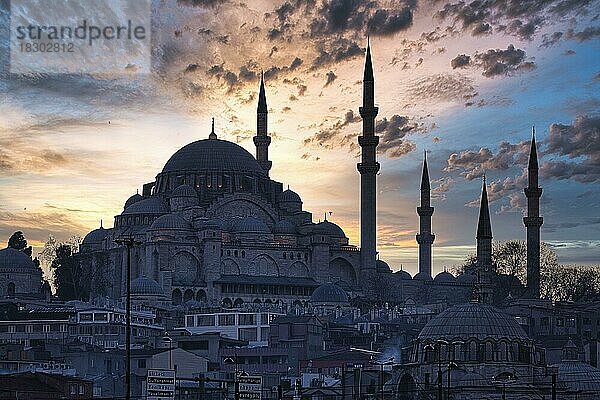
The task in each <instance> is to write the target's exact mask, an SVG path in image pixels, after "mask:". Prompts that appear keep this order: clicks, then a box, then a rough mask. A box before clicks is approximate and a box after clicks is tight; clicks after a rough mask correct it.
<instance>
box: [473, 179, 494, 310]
mask: <svg viewBox="0 0 600 400" xmlns="http://www.w3.org/2000/svg"><path fill="white" fill-rule="evenodd" d="M476 270H477V286H478V292H479V297H480V301H481V302H483V303H489V302H490V301H491V298H490V297H491V283H492V282H491V278H492V277H491V273H492V224H491V222H490V208H489V205H488V197H487V184H486V182H485V175H484V177H483V189H482V191H481V205H480V207H479V222H478V224H477V265H476Z"/></svg>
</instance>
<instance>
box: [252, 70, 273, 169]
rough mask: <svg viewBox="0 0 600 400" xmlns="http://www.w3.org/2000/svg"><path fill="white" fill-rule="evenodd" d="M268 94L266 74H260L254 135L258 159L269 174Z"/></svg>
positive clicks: (270, 163)
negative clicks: (266, 91) (266, 93)
mask: <svg viewBox="0 0 600 400" xmlns="http://www.w3.org/2000/svg"><path fill="white" fill-rule="evenodd" d="M268 113H269V112H268V110H267V96H266V95H265V79H264V74H262V73H261V74H260V91H259V93H258V107H257V108H256V136H254V138H253V139H254V145H255V146H256V160H257V161H258V163H259V164H260V166H261V167H262V169H264V170H265V172H266V174H267V176H268V175H269V170H270V169H271V165H272V162H271V161H269V145H270V144H271V137H270V136H269V135H268V134H267V114H268Z"/></svg>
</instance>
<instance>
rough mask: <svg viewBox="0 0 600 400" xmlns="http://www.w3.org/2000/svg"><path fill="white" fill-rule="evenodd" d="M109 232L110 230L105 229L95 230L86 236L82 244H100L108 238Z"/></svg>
mask: <svg viewBox="0 0 600 400" xmlns="http://www.w3.org/2000/svg"><path fill="white" fill-rule="evenodd" d="M109 232H110V231H109V230H108V229H104V228H103V227H100V228H98V229H94V230H93V231H91V232H90V233H88V234H87V235H85V237H84V238H83V241H82V242H81V244H100V243H102V241H103V240H104V239H105V238H106V237H107V236H108V233H109Z"/></svg>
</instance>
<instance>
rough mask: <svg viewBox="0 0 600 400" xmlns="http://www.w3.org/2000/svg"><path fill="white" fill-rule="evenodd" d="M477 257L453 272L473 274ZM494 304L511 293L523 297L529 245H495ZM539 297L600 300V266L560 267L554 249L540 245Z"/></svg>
mask: <svg viewBox="0 0 600 400" xmlns="http://www.w3.org/2000/svg"><path fill="white" fill-rule="evenodd" d="M475 262H476V258H475V256H474V255H469V256H468V257H467V258H466V260H465V262H464V263H462V264H460V265H458V266H456V267H455V268H454V272H455V273H456V274H460V273H464V272H466V273H472V272H473V271H474V269H475ZM492 268H493V270H494V271H495V274H494V278H493V285H494V293H493V302H494V303H500V302H502V300H504V299H505V298H506V297H507V296H508V295H509V294H510V295H512V296H513V297H520V296H522V295H523V294H524V293H525V287H526V285H527V242H525V241H524V240H509V241H506V242H495V243H494V244H493V245H492ZM540 291H541V293H540V295H541V297H542V298H547V299H550V300H553V301H577V300H593V299H596V300H597V299H600V266H597V265H596V266H574V265H569V266H565V265H559V263H558V257H557V256H556V253H555V252H554V250H552V248H551V247H549V246H548V245H546V244H545V243H542V244H541V246H540Z"/></svg>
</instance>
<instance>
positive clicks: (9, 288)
mask: <svg viewBox="0 0 600 400" xmlns="http://www.w3.org/2000/svg"><path fill="white" fill-rule="evenodd" d="M6 295H7V296H8V297H15V284H14V282H9V283H8V286H7V287H6Z"/></svg>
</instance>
